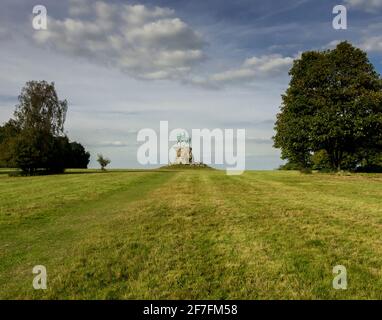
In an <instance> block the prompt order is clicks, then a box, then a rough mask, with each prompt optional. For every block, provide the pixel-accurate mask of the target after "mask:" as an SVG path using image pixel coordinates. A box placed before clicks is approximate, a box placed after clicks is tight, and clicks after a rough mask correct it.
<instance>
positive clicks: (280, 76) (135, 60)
mask: <svg viewBox="0 0 382 320" xmlns="http://www.w3.org/2000/svg"><path fill="white" fill-rule="evenodd" d="M35 5H44V6H45V7H46V9H47V14H48V25H47V30H35V29H34V28H33V26H32V19H33V13H32V9H33V7H34V6H35ZM336 5H344V6H345V7H346V8H347V15H348V18H347V20H348V28H347V29H346V30H335V29H334V28H333V26H332V21H333V18H334V17H335V15H334V14H333V12H332V11H333V7H334V6H336ZM0 6H1V10H0V43H1V45H0V46H1V50H0V124H1V123H4V122H6V121H8V120H9V118H11V117H12V116H13V111H14V109H15V105H16V104H17V96H18V94H19V93H20V90H21V88H22V87H23V86H24V85H25V83H26V82H27V81H30V80H46V81H49V82H52V81H53V82H54V83H55V86H56V90H57V92H58V95H59V98H60V99H67V100H68V104H69V108H68V114H67V119H66V124H65V131H66V133H67V135H68V137H69V138H70V139H71V140H75V141H79V142H80V143H82V144H83V145H84V146H85V147H86V149H87V150H89V151H90V153H91V162H90V167H96V166H97V164H96V155H97V154H98V153H102V154H104V155H105V156H107V157H108V158H110V159H111V161H112V162H111V167H113V168H139V167H141V165H140V164H139V163H138V161H137V148H138V147H139V145H140V144H139V143H137V139H136V138H137V132H138V131H139V130H141V129H144V128H152V129H154V130H156V131H159V122H160V121H168V122H169V126H170V129H175V128H184V129H186V130H188V131H189V132H191V129H203V128H207V129H211V130H212V129H214V128H221V129H223V130H224V129H246V168H247V169H257V170H269V169H275V168H277V167H278V166H279V165H280V164H282V163H283V161H282V160H281V159H280V151H279V150H276V149H274V148H273V142H272V136H273V135H274V131H273V127H274V122H275V119H276V114H277V112H278V111H279V107H280V104H281V95H282V94H283V93H284V92H285V90H286V89H287V87H288V83H289V76H288V70H289V69H290V67H291V65H292V63H293V60H294V59H296V58H298V57H299V55H300V54H301V52H304V51H306V50H325V49H330V48H333V47H334V46H335V45H336V44H337V43H338V42H340V41H343V40H347V41H350V42H351V43H352V44H354V45H355V46H357V47H360V48H362V49H363V50H365V51H367V53H368V55H369V58H370V60H371V62H372V63H373V64H374V65H375V67H376V69H377V71H378V72H379V73H381V71H382V19H381V18H382V0H342V1H340V0H336V1H332V0H321V1H317V0H268V1H263V0H236V1H223V0H203V1H199V0H192V1H190V0H187V1H186V0H176V1H175V0H174V1H170V0H157V1H146V0H142V1H122V0H119V1H117V0H115V1H106V0H103V1H91V0H61V1H54V0H45V1H40V0H39V1H30V0H2V1H1V4H0Z"/></svg>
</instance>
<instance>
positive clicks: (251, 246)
mask: <svg viewBox="0 0 382 320" xmlns="http://www.w3.org/2000/svg"><path fill="white" fill-rule="evenodd" d="M35 265H44V266H46V268H47V272H48V289H47V290H38V291H37V290H34V289H33V288H32V280H33V277H34V275H33V274H32V268H33V266H35ZM336 265H344V266H346V268H347V271H348V290H339V291H338V290H334V289H333V288H332V280H333V277H334V275H333V274H332V269H333V267H334V266H336ZM0 298H2V299H11V298H16V299H29V298H31V299H159V298H160V299H275V298H276V299H287V298H288V299H326V298H329V299H344V298H357V299H363V298H379V299H381V298H382V175H350V176H339V175H324V174H313V175H302V174H300V173H297V172H247V173H245V174H244V175H242V176H226V175H225V174H224V172H220V171H215V170H185V171H181V170H179V171H177V170H171V171H170V170H169V171H166V170H158V171H115V172H114V171H110V172H107V173H97V172H92V171H90V172H88V173H80V172H77V173H75V172H72V173H71V174H65V175H58V176H39V177H8V175H7V174H6V171H1V172H0Z"/></svg>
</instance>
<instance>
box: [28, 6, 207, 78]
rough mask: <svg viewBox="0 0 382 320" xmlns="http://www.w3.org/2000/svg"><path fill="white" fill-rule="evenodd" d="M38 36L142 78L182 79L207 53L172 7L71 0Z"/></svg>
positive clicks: (59, 47)
mask: <svg viewBox="0 0 382 320" xmlns="http://www.w3.org/2000/svg"><path fill="white" fill-rule="evenodd" d="M34 40H35V41H36V42H37V43H38V44H43V45H46V46H48V47H51V48H53V49H55V50H57V51H59V52H63V53H65V54H69V55H73V56H80V57H85V58H88V59H91V60H93V61H95V62H97V63H101V64H104V65H107V66H112V67H115V68H118V69H120V70H122V71H124V72H126V73H128V74H130V75H132V76H133V77H135V78H140V79H154V80H155V79H181V78H183V77H184V76H186V75H188V74H189V72H190V71H191V69H192V67H193V66H194V65H196V64H198V63H200V62H201V61H202V60H203V59H204V53H203V47H204V46H205V42H204V41H203V39H202V37H201V35H200V34H199V33H197V32H195V31H194V30H193V29H192V28H191V27H189V26H188V25H187V24H186V23H185V22H184V21H182V20H181V19H179V18H178V17H176V16H175V12H174V11H173V10H171V9H168V8H160V7H154V8H151V7H147V6H144V5H125V4H109V3H105V2H102V1H97V2H94V3H89V2H87V1H85V2H82V1H79V0H71V1H70V6H69V17H67V18H64V19H62V20H60V19H54V18H53V17H50V18H49V21H48V29H47V30H44V31H39V32H36V33H35V34H34Z"/></svg>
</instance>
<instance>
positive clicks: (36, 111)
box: [0, 81, 90, 174]
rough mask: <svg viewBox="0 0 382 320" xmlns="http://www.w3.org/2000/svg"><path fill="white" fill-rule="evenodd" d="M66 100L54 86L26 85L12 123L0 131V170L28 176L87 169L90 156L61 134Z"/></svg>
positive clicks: (38, 82)
mask: <svg viewBox="0 0 382 320" xmlns="http://www.w3.org/2000/svg"><path fill="white" fill-rule="evenodd" d="M66 112H67V102H66V100H59V99H58V96H57V93H56V90H55V86H54V83H48V82H46V81H30V82H27V83H26V85H25V87H24V88H23V89H22V90H21V94H20V96H19V104H18V105H17V106H16V110H15V113H14V116H15V119H11V120H9V122H7V123H6V124H5V125H4V126H2V127H0V166H7V167H11V166H16V167H18V168H20V169H22V170H23V171H24V172H26V173H28V174H35V173H36V172H38V171H41V170H43V171H45V172H50V173H59V172H63V171H64V170H65V168H69V167H70V168H87V165H88V163H89V158H90V154H89V153H88V152H86V151H85V149H84V148H83V146H82V145H81V144H79V143H77V142H72V143H70V142H69V139H68V138H67V136H66V135H65V133H64V123H65V117H66Z"/></svg>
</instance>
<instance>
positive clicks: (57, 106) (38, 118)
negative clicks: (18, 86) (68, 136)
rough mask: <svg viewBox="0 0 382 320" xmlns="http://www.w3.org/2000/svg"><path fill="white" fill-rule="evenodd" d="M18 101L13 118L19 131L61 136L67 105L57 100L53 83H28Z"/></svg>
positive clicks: (63, 101)
mask: <svg viewBox="0 0 382 320" xmlns="http://www.w3.org/2000/svg"><path fill="white" fill-rule="evenodd" d="M18 100H19V104H18V105H17V106H16V111H15V113H14V116H15V119H16V122H17V123H18V125H19V127H20V128H21V130H24V129H35V130H38V131H41V132H45V133H49V134H51V135H52V136H60V135H63V133H64V123H65V118H66V112H67V109H68V103H67V101H66V100H59V99H58V96H57V93H56V89H55V87H54V82H52V83H48V82H46V81H29V82H27V83H26V85H25V86H24V88H22V90H21V94H20V95H19V97H18Z"/></svg>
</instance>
